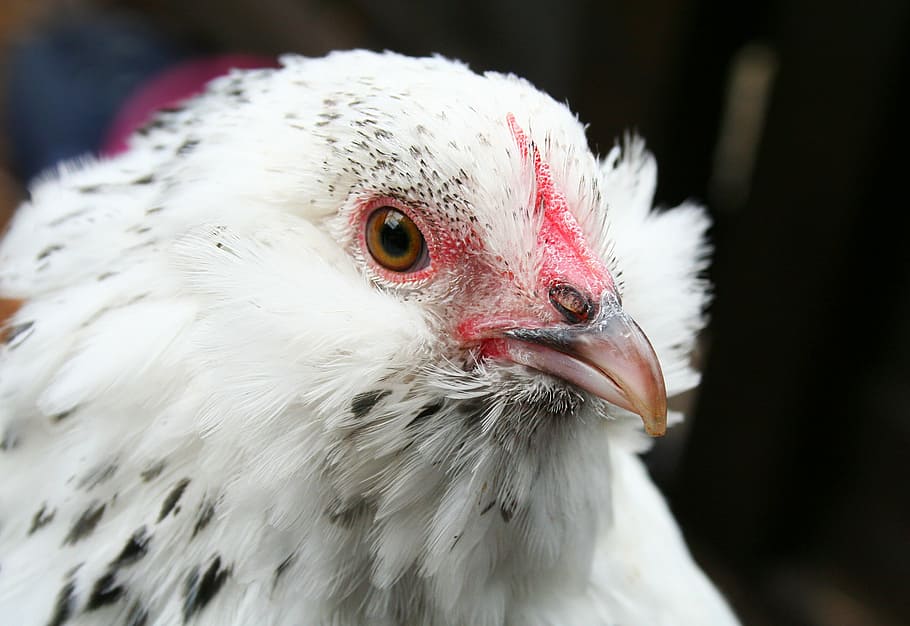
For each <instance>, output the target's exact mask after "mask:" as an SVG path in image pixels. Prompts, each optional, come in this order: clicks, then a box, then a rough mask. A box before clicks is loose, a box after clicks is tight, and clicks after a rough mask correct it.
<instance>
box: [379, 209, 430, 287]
mask: <svg viewBox="0 0 910 626" xmlns="http://www.w3.org/2000/svg"><path fill="white" fill-rule="evenodd" d="M366 241H367V248H368V249H369V251H370V254H371V255H373V258H374V259H375V260H376V262H377V263H379V264H380V265H381V266H383V267H384V268H386V269H387V270H391V271H393V272H414V271H417V270H419V269H423V267H425V266H426V262H427V244H426V241H425V240H424V238H423V234H422V233H421V232H420V229H419V228H417V224H415V223H414V222H413V221H412V220H411V218H409V217H408V216H407V215H405V214H404V213H402V212H401V211H399V210H398V209H396V208H395V207H390V206H383V207H379V208H378V209H376V210H375V211H373V213H372V215H370V218H369V219H368V220H367V231H366Z"/></svg>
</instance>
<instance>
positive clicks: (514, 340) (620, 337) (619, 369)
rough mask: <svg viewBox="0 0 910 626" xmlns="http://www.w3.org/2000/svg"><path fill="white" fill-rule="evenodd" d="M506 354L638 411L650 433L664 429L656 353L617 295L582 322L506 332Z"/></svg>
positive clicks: (664, 407)
mask: <svg viewBox="0 0 910 626" xmlns="http://www.w3.org/2000/svg"><path fill="white" fill-rule="evenodd" d="M505 336H506V338H507V340H506V350H507V354H508V358H509V359H510V360H512V361H514V362H516V363H520V364H522V365H526V366H527V367H532V368H534V369H536V370H540V371H541V372H544V373H546V374H550V375H552V376H556V377H557V378H562V379H563V380H565V381H567V382H570V383H572V384H573V385H576V386H577V387H580V388H581V389H584V390H585V391H588V392H590V393H592V394H594V395H595V396H598V397H599V398H603V399H604V400H606V401H607V402H610V403H612V404H614V405H616V406H619V407H622V408H624V409H627V410H629V411H632V412H633V413H637V414H638V415H639V416H641V419H642V422H643V423H644V426H645V431H646V432H647V433H648V434H649V435H651V436H655V437H657V436H660V435H663V434H664V433H665V432H666V430H667V389H666V385H665V383H664V377H663V373H662V372H661V369H660V363H659V362H658V360H657V354H655V352H654V348H653V347H652V346H651V343H650V342H649V341H648V338H647V337H646V336H645V334H644V333H643V332H642V330H641V328H639V327H638V324H636V323H635V321H634V320H633V319H632V318H631V317H629V316H628V315H626V313H625V312H624V311H623V310H622V307H621V306H620V304H619V301H618V299H617V298H616V295H615V294H613V293H610V292H607V293H605V294H604V296H603V297H602V299H601V304H600V310H599V312H598V314H597V316H596V317H595V318H594V319H593V320H592V321H591V322H589V323H587V324H585V325H572V326H556V327H550V328H534V329H531V328H516V329H512V330H508V331H506V332H505Z"/></svg>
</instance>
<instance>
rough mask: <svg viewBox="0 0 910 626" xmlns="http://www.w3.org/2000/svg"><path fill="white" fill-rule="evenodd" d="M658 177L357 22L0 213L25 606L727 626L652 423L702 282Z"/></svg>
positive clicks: (7, 391) (680, 365)
mask: <svg viewBox="0 0 910 626" xmlns="http://www.w3.org/2000/svg"><path fill="white" fill-rule="evenodd" d="M655 177H656V167H655V164H654V160H653V159H652V157H651V156H650V155H649V154H648V153H647V152H646V151H645V150H644V147H643V145H642V143H641V141H640V140H638V139H630V140H628V141H626V143H625V144H624V145H623V146H622V147H621V148H620V147H616V148H614V149H613V150H612V151H611V152H610V153H609V154H608V155H607V156H606V157H605V158H603V159H602V160H598V159H597V158H595V157H594V156H593V155H592V154H591V152H590V151H589V149H588V147H587V144H586V140H585V135H584V128H583V126H582V125H581V124H580V123H579V122H578V121H577V120H576V119H575V117H574V116H573V115H572V114H571V113H570V112H569V110H568V109H567V108H566V107H565V106H563V105H561V104H559V103H557V102H555V101H554V100H552V99H551V98H549V97H548V96H546V95H544V94H542V93H540V92H539V91H536V90H535V89H534V88H533V87H532V86H531V85H530V84H528V83H527V82H525V81H523V80H520V79H518V78H516V77H514V76H506V75H499V74H485V75H477V74H474V73H472V72H471V71H470V70H468V69H467V68H466V67H464V66H463V65H460V64H458V63H455V62H452V61H449V60H446V59H443V58H426V59H412V58H407V57H403V56H399V55H395V54H391V53H385V54H374V53H369V52H363V51H355V52H344V53H335V54H332V55H330V56H328V57H326V58H324V59H304V58H299V57H288V58H285V59H283V67H282V68H281V69H277V70H271V69H270V70H254V71H245V72H236V73H234V74H231V75H230V76H227V77H224V78H222V79H218V80H217V81H215V82H214V83H213V84H212V85H211V86H210V88H209V90H208V92H207V93H206V94H205V95H203V96H201V97H199V98H197V99H194V100H192V101H189V102H188V103H186V105H185V106H184V107H183V108H181V109H179V110H172V111H168V112H164V113H162V114H161V115H160V116H159V117H157V118H156V119H155V120H154V121H153V122H152V123H151V124H150V125H148V126H147V127H146V128H145V129H143V130H142V131H140V132H139V133H138V134H137V135H136V136H135V137H134V138H133V140H132V144H131V149H130V150H129V152H127V153H126V154H124V155H122V156H119V157H116V158H112V159H109V160H101V161H95V160H91V161H85V162H81V163H75V164H70V165H68V166H66V167H64V168H63V169H62V171H60V172H59V173H57V174H55V175H52V176H49V177H48V178H47V179H46V180H44V181H43V182H41V183H40V184H38V185H36V186H35V188H34V189H33V191H32V196H31V199H30V201H29V202H28V203H26V204H25V205H24V206H22V207H21V208H20V210H19V211H18V213H17V215H16V217H15V220H14V223H13V225H12V227H11V229H10V231H9V233H8V234H7V236H6V238H5V240H4V242H3V244H2V247H0V297H3V298H9V299H17V300H22V301H23V304H22V306H21V308H20V309H19V310H18V312H17V313H16V314H15V315H14V316H13V317H12V318H11V319H10V320H9V321H8V322H7V327H6V331H5V338H4V344H5V345H4V346H3V349H2V355H0V426H2V431H0V432H2V452H0V468H2V472H3V477H4V478H3V481H2V484H0V522H2V527H0V622H2V623H3V624H50V625H53V626H58V625H61V624H64V623H65V624H74V625H75V624H127V625H129V626H140V625H146V626H151V625H165V624H180V623H191V624H200V625H203V624H206V625H222V624H251V625H310V624H318V625H322V624H326V625H328V624H333V625H348V624H350V625H354V624H370V625H372V624H409V625H410V624H429V625H455V624H472V625H499V624H511V625H522V626H533V625H544V624H550V625H556V624H564V625H582V626H583V625H595V624H603V625H608V624H609V625H622V626H637V625H644V626H658V625H664V624H666V625H671V624H683V625H689V624H691V625H700V626H702V625H724V624H735V623H736V618H735V617H734V616H733V614H732V612H731V611H730V609H729V608H728V607H727V604H726V603H725V601H724V600H723V599H722V597H721V596H720V594H718V592H717V591H716V590H715V589H714V587H713V586H712V585H711V583H710V582H709V581H708V580H707V578H706V577H705V576H704V574H703V573H702V572H701V571H700V569H699V568H698V566H697V565H696V564H695V563H694V562H693V561H692V559H691V557H690V556H689V553H688V551H687V549H686V547H685V544H684V542H683V540H682V538H681V535H680V532H679V530H678V528H677V526H676V524H675V522H674V520H673V518H672V516H671V514H670V513H669V511H668V509H667V507H666V505H665V503H664V502H663V500H662V498H661V496H660V495H659V494H658V492H657V490H656V489H655V487H654V485H653V484H652V483H651V481H650V479H649V478H648V476H647V473H646V471H645V469H644V468H643V465H642V463H641V461H640V460H639V458H638V456H637V455H638V453H640V452H641V451H643V450H644V449H646V448H647V447H648V445H649V443H648V442H649V441H650V440H649V438H648V437H647V436H646V435H645V434H644V433H643V432H642V431H641V424H642V422H643V423H644V428H645V430H646V431H647V432H648V433H650V434H652V435H660V434H662V433H663V432H664V429H665V427H666V421H667V413H666V398H667V394H675V393H678V392H681V391H683V390H686V389H689V388H691V387H693V386H694V385H695V384H696V383H697V375H696V373H694V372H693V371H692V370H691V369H690V367H689V358H688V356H689V352H690V350H691V348H692V344H693V341H694V335H695V333H696V332H697V331H698V329H699V328H700V327H701V326H702V324H703V308H704V305H705V301H706V289H707V286H706V284H705V283H704V282H703V280H702V279H700V278H699V274H700V272H701V270H703V268H704V267H705V264H706V256H707V247H706V244H705V242H704V239H703V237H704V231H705V229H706V227H707V224H708V222H707V218H706V216H705V214H704V212H703V211H702V209H701V208H699V207H697V206H692V205H684V206H681V207H679V208H676V209H674V210H671V211H666V212H653V211H651V202H652V197H653V192H654V186H655ZM633 319H634V320H635V321H633ZM646 335H647V338H646ZM652 346H653V348H652ZM639 416H640V417H639ZM671 417H673V416H672V414H671ZM671 421H672V420H671Z"/></svg>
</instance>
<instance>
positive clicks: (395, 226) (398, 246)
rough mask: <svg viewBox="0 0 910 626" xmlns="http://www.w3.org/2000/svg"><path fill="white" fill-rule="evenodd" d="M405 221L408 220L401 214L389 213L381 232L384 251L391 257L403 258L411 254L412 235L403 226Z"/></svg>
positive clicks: (380, 239) (380, 238)
mask: <svg viewBox="0 0 910 626" xmlns="http://www.w3.org/2000/svg"><path fill="white" fill-rule="evenodd" d="M404 219H406V218H405V217H404V216H403V215H402V214H401V213H398V212H396V211H391V212H389V214H388V215H387V216H386V218H385V221H384V222H383V224H382V230H381V231H380V232H379V242H380V244H381V245H382V250H383V251H384V252H385V253H386V254H388V255H389V256H391V257H403V256H407V255H408V254H410V253H411V233H410V232H408V229H407V228H404V226H403V225H402V223H401V222H402V221H403V220H404Z"/></svg>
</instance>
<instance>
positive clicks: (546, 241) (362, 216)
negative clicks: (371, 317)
mask: <svg viewBox="0 0 910 626" xmlns="http://www.w3.org/2000/svg"><path fill="white" fill-rule="evenodd" d="M506 123H507V124H508V127H509V130H510V132H511V134H512V137H513V138H514V140H515V142H516V144H517V146H518V148H519V151H520V154H521V157H522V158H524V159H528V158H531V159H532V160H533V165H534V174H535V181H536V197H535V206H536V207H538V208H539V209H541V210H542V211H543V216H542V221H541V228H540V231H539V232H538V235H537V246H536V248H537V253H538V254H539V255H540V263H539V268H540V271H539V274H538V276H537V277H536V283H537V284H536V288H535V297H536V298H537V299H538V300H540V302H538V303H535V304H536V306H531V305H530V304H529V303H528V302H527V300H526V299H524V298H522V297H519V296H518V295H516V296H515V297H512V296H511V294H512V293H513V292H516V291H517V289H516V287H515V285H514V282H515V279H514V276H512V274H511V272H508V271H506V272H502V273H499V274H497V273H495V272H491V271H490V269H489V268H485V267H481V266H480V265H481V264H480V262H479V261H478V258H480V255H477V254H474V253H475V252H477V251H479V250H481V249H482V244H480V243H479V242H480V240H481V239H480V237H479V235H478V234H477V233H476V232H473V233H471V234H470V235H469V236H467V237H465V238H456V237H454V236H452V234H451V233H450V232H449V230H448V229H446V228H433V227H432V225H431V224H429V223H428V218H427V216H426V215H424V213H423V212H422V211H421V210H419V208H414V207H409V206H406V205H404V204H403V203H402V202H400V201H398V200H395V199H393V198H388V197H380V198H376V199H374V200H371V201H369V202H367V203H365V204H364V205H363V206H362V207H361V208H360V210H359V211H358V212H357V214H356V215H355V219H354V225H355V226H356V227H357V228H358V233H359V235H358V237H359V244H360V246H361V250H363V251H364V257H365V258H367V259H368V262H369V263H370V267H371V269H372V270H373V271H374V272H375V273H376V275H377V276H378V277H380V278H381V279H383V280H385V281H388V282H389V283H393V284H421V283H423V282H425V281H428V280H430V279H432V277H433V276H435V275H436V274H437V273H438V272H439V271H441V270H455V271H457V272H458V273H459V274H461V275H464V276H471V277H472V285H473V286H472V288H471V293H466V294H462V298H463V299H464V305H465V306H463V307H459V308H458V309H456V310H459V309H460V310H461V311H463V315H462V316H461V319H460V320H458V321H457V324H456V326H455V329H454V330H455V335H456V338H457V339H458V340H459V342H460V343H461V344H462V345H464V346H466V347H467V346H479V356H481V357H486V358H498V357H503V356H504V355H505V343H504V340H503V339H501V337H502V332H503V331H505V330H508V329H510V328H540V327H544V326H552V325H555V324H558V323H561V322H563V319H562V317H561V316H560V315H559V313H558V312H557V311H555V310H554V309H553V307H552V306H551V305H550V304H549V302H548V292H549V289H550V287H551V286H553V285H554V284H557V283H566V284H569V285H572V286H574V287H576V288H577V289H579V290H581V291H583V292H585V293H587V294H588V296H589V297H591V298H592V299H593V300H594V301H595V302H597V301H599V300H600V296H601V294H603V293H604V292H605V291H607V290H609V291H614V290H615V283H614V281H613V277H612V276H611V275H610V272H609V270H607V268H606V266H605V265H604V263H603V261H601V259H600V258H599V257H598V256H597V254H596V253H595V252H594V251H593V250H592V249H591V248H590V246H588V244H587V242H586V240H585V237H584V234H583V233H582V229H581V226H580V225H579V223H578V220H577V219H576V218H575V215H574V214H573V213H572V211H571V210H570V209H569V206H568V202H567V201H566V197H565V195H564V194H563V193H562V192H560V191H559V190H558V189H557V188H556V185H555V183H554V181H553V177H552V173H551V170H550V166H549V164H548V163H546V162H544V161H543V159H542V158H541V156H540V152H539V150H538V149H537V147H536V146H535V145H534V143H533V141H531V140H530V139H529V138H528V137H527V135H526V134H525V133H524V131H523V130H522V129H521V127H520V126H519V125H518V123H517V122H516V121H515V116H514V115H512V114H511V113H509V114H508V115H507V116H506ZM382 206H393V207H396V208H398V209H399V210H401V211H402V212H403V213H405V214H406V215H407V216H408V217H410V218H411V219H412V220H413V221H414V223H415V224H416V225H417V227H418V228H419V229H420V231H421V233H423V235H424V238H425V239H426V244H427V249H428V252H429V259H430V260H429V263H428V264H427V266H426V267H423V268H421V269H418V270H417V271H415V272H394V271H390V270H388V269H386V268H384V267H382V266H381V265H380V264H379V263H377V262H376V261H375V260H374V259H373V258H372V257H371V256H370V254H369V253H368V251H367V247H366V240H365V230H366V229H365V225H366V222H367V220H368V219H369V217H370V215H371V214H372V212H373V211H375V210H376V209H377V208H379V207H382ZM475 270H476V271H475ZM490 281H492V282H493V283H495V284H485V285H481V284H480V283H489V282H490ZM477 293H485V294H496V297H495V299H493V300H492V302H487V306H476V304H474V303H471V302H470V299H471V296H472V295H474V294H477Z"/></svg>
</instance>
